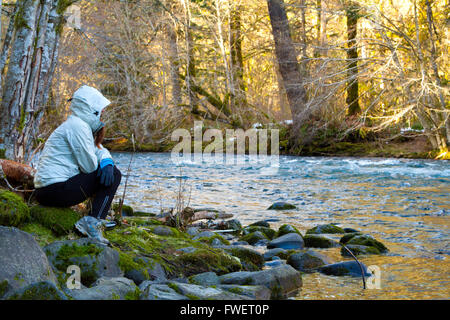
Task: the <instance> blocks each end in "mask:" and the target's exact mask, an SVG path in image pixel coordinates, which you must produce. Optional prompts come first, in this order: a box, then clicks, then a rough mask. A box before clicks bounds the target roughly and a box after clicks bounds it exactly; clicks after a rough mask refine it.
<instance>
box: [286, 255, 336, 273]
mask: <svg viewBox="0 0 450 320" xmlns="http://www.w3.org/2000/svg"><path fill="white" fill-rule="evenodd" d="M286 263H287V264H289V265H291V266H292V267H293V268H294V269H296V270H299V271H302V272H306V273H309V272H314V271H315V269H317V268H318V267H321V266H323V265H327V264H330V263H331V261H330V260H329V259H328V258H327V257H326V256H324V255H322V254H320V253H317V252H315V251H312V250H307V251H305V252H297V253H293V254H291V255H290V256H289V258H288V259H287V261H286Z"/></svg>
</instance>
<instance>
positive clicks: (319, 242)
mask: <svg viewBox="0 0 450 320" xmlns="http://www.w3.org/2000/svg"><path fill="white" fill-rule="evenodd" d="M303 240H304V241H305V247H310V248H333V247H336V246H338V244H337V242H336V241H334V240H332V239H328V238H325V237H322V236H318V235H311V234H307V235H305V236H304V237H303Z"/></svg>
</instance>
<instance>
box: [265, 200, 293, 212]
mask: <svg viewBox="0 0 450 320" xmlns="http://www.w3.org/2000/svg"><path fill="white" fill-rule="evenodd" d="M296 208H297V207H296V206H294V205H293V204H290V203H287V202H275V203H274V204H272V205H271V206H270V207H269V208H267V210H290V209H296Z"/></svg>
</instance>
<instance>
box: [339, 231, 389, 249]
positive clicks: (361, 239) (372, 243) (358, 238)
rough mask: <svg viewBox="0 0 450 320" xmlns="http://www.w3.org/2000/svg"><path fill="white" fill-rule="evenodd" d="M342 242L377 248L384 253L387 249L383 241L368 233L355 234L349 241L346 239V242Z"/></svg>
mask: <svg viewBox="0 0 450 320" xmlns="http://www.w3.org/2000/svg"><path fill="white" fill-rule="evenodd" d="M344 244H346V245H360V246H366V247H374V248H377V249H378V250H379V251H380V252H381V253H386V252H388V251H389V250H388V248H387V247H386V246H385V245H384V244H383V243H381V242H380V241H378V240H376V239H374V238H373V237H372V236H370V235H355V236H354V237H352V238H351V239H350V240H349V241H347V243H344Z"/></svg>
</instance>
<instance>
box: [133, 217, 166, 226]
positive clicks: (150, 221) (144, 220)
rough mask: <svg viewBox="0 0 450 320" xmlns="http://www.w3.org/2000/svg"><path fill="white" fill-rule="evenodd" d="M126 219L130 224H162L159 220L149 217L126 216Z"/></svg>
mask: <svg viewBox="0 0 450 320" xmlns="http://www.w3.org/2000/svg"><path fill="white" fill-rule="evenodd" d="M126 220H127V221H128V222H129V223H130V224H131V225H136V226H143V227H145V226H153V225H163V224H164V223H163V222H162V221H159V220H157V219H152V218H150V217H127V218H126Z"/></svg>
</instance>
